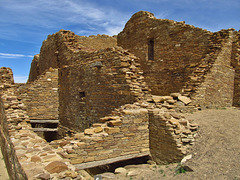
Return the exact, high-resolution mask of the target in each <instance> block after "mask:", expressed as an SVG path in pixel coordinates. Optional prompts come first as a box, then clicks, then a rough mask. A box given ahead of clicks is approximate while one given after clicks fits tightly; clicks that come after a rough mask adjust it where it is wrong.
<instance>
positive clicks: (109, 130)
mask: <svg viewBox="0 0 240 180" xmlns="http://www.w3.org/2000/svg"><path fill="white" fill-rule="evenodd" d="M104 131H105V132H106V133H108V134H114V133H119V132H120V128H119V127H106V128H104Z"/></svg>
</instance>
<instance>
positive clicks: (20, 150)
mask: <svg viewBox="0 0 240 180" xmlns="http://www.w3.org/2000/svg"><path fill="white" fill-rule="evenodd" d="M0 85H1V86H2V85H3V84H0ZM3 86H4V85H3ZM4 87H6V86H4ZM17 88H19V86H18V85H17V86H16V85H15V84H12V85H11V86H9V85H8V86H7V88H5V89H3V91H1V98H0V126H1V127H0V141H1V149H2V152H3V156H4V160H5V162H6V165H7V169H8V172H9V176H10V178H11V179H12V180H16V179H18V180H27V179H28V180H36V179H60V178H65V177H66V178H67V177H68V178H73V179H74V178H76V179H77V178H81V179H84V178H83V177H82V176H81V175H80V174H78V173H77V172H76V171H75V170H76V168H75V167H74V166H73V165H71V164H70V163H69V162H68V161H67V160H66V159H63V158H62V157H61V156H60V155H59V154H61V153H63V150H62V149H54V148H52V147H51V146H50V145H49V143H47V142H46V140H44V139H42V138H41V137H39V136H38V135H37V134H36V133H34V132H33V130H32V127H31V125H30V123H29V121H30V119H29V116H28V115H27V111H26V106H25V105H24V104H23V102H22V98H21V97H19V96H17V95H16V92H17V91H16V89H17Z"/></svg>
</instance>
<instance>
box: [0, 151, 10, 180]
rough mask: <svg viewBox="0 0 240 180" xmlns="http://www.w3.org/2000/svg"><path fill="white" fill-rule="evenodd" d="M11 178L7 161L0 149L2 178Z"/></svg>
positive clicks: (2, 179)
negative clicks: (6, 164)
mask: <svg viewBox="0 0 240 180" xmlns="http://www.w3.org/2000/svg"><path fill="white" fill-rule="evenodd" d="M7 179H9V176H8V172H7V169H6V166H5V162H4V160H3V155H2V151H1V150H0V180H7Z"/></svg>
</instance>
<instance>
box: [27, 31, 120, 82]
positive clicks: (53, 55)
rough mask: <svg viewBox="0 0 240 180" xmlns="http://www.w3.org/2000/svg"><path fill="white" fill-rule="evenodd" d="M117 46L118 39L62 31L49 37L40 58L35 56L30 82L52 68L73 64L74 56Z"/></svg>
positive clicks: (44, 43) (43, 45)
mask: <svg viewBox="0 0 240 180" xmlns="http://www.w3.org/2000/svg"><path fill="white" fill-rule="evenodd" d="M113 46H116V38H114V37H111V36H107V35H98V36H90V37H84V36H78V35H75V34H74V33H73V32H71V31H66V30H60V31H59V32H57V33H55V34H53V35H49V36H48V38H47V40H45V41H44V42H43V44H42V47H41V51H40V54H39V56H35V57H34V59H33V62H32V65H31V71H30V74H29V80H28V81H29V82H32V81H34V80H36V79H37V78H38V76H40V75H41V74H42V73H44V72H45V71H46V70H48V69H49V68H50V67H52V68H60V67H62V66H64V65H70V64H73V63H74V62H75V60H76V58H74V56H76V54H77V56H79V53H81V55H84V54H88V52H93V51H96V50H99V49H101V48H108V47H113Z"/></svg>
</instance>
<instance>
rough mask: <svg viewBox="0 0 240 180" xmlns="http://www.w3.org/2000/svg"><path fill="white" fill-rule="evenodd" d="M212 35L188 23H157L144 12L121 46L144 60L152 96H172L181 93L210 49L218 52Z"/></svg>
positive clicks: (121, 36) (133, 22)
mask: <svg viewBox="0 0 240 180" xmlns="http://www.w3.org/2000/svg"><path fill="white" fill-rule="evenodd" d="M211 35H212V33H211V32H209V31H206V30H203V29H200V28H196V27H193V26H190V25H186V24H185V23H184V22H175V21H171V20H163V19H156V18H155V17H154V16H153V14H151V13H149V12H144V11H141V12H138V13H136V14H134V15H133V16H132V18H131V19H130V20H129V21H128V22H127V24H126V26H125V28H124V30H123V31H122V32H121V33H120V34H119V35H118V45H119V46H121V47H123V48H125V49H129V50H130V51H131V52H132V53H133V54H135V55H136V56H137V57H139V58H140V64H141V68H142V69H143V72H144V76H145V81H146V83H147V85H148V86H149V88H150V89H151V90H152V94H154V95H169V94H170V93H172V92H178V91H180V90H181V88H182V87H183V86H184V83H185V82H186V81H188V79H189V78H188V76H189V74H191V72H193V71H194V70H195V69H196V67H197V66H198V65H199V64H200V63H201V61H202V60H203V59H204V58H205V56H206V55H207V54H209V52H210V50H209V49H214V47H213V46H212V44H211ZM151 53H152V54H151Z"/></svg>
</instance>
